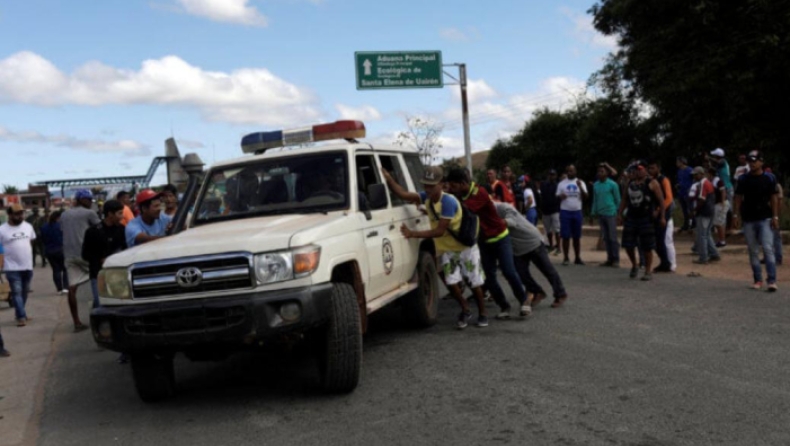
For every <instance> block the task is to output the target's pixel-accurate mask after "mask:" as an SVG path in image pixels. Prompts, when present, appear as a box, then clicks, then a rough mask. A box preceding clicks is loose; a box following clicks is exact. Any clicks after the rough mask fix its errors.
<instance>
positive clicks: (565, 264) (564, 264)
mask: <svg viewBox="0 0 790 446" xmlns="http://www.w3.org/2000/svg"><path fill="white" fill-rule="evenodd" d="M570 264H571V261H570V260H563V261H562V266H568V265H570Z"/></svg>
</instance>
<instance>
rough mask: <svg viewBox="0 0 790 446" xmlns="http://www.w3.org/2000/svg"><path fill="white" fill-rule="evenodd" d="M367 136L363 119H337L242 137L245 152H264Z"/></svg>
mask: <svg viewBox="0 0 790 446" xmlns="http://www.w3.org/2000/svg"><path fill="white" fill-rule="evenodd" d="M364 137H365V124H364V123H363V122H362V121H335V122H333V123H330V124H319V125H314V126H312V127H302V128H296V129H290V130H275V131H271V132H256V133H250V134H249V135H247V136H245V137H244V138H242V139H241V150H242V151H243V152H244V153H263V152H265V151H266V150H268V149H273V148H276V147H286V146H292V145H297V144H304V143H309V142H318V141H329V140H333V139H346V140H354V139H356V138H364Z"/></svg>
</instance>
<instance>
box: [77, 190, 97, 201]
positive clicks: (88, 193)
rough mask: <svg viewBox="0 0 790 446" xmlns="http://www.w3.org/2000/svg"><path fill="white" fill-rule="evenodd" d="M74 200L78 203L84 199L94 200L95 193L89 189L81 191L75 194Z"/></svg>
mask: <svg viewBox="0 0 790 446" xmlns="http://www.w3.org/2000/svg"><path fill="white" fill-rule="evenodd" d="M74 199H75V200H77V201H79V200H82V199H87V200H93V193H92V192H91V191H89V190H88V189H79V190H77V192H76V193H75V194H74Z"/></svg>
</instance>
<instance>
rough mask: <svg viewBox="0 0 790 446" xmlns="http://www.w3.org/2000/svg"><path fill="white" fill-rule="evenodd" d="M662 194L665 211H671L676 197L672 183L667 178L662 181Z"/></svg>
mask: <svg viewBox="0 0 790 446" xmlns="http://www.w3.org/2000/svg"><path fill="white" fill-rule="evenodd" d="M661 192H663V193H664V209H669V207H670V206H672V201H673V200H674V199H675V197H673V196H672V183H670V182H669V178H667V177H663V178H662V179H661Z"/></svg>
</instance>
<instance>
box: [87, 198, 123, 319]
mask: <svg viewBox="0 0 790 446" xmlns="http://www.w3.org/2000/svg"><path fill="white" fill-rule="evenodd" d="M102 210H103V211H104V219H103V220H102V222H101V223H99V224H98V225H96V226H92V227H90V228H88V230H87V231H85V241H84V242H83V243H82V258H83V259H84V260H85V261H87V262H88V265H89V270H90V281H91V291H92V292H93V308H98V307H99V306H100V303H99V285H98V282H97V278H98V277H99V271H100V270H101V268H102V265H103V264H104V260H105V259H107V257H109V256H111V255H113V254H115V253H116V252H119V251H123V250H124V249H126V235H125V231H124V227H123V226H122V225H121V220H123V204H121V202H120V201H118V200H108V201H107V202H106V203H104V207H103V209H102Z"/></svg>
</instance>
